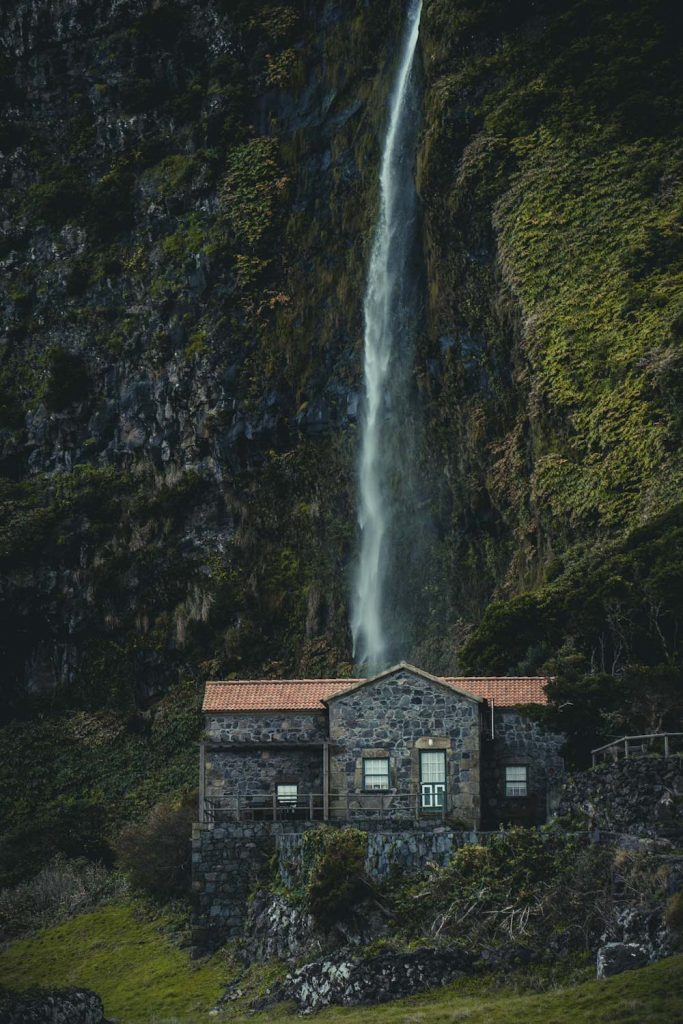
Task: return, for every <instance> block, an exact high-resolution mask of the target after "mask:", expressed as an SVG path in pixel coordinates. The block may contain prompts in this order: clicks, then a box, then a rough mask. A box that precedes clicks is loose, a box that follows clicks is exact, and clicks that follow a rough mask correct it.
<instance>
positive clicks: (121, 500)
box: [0, 0, 683, 826]
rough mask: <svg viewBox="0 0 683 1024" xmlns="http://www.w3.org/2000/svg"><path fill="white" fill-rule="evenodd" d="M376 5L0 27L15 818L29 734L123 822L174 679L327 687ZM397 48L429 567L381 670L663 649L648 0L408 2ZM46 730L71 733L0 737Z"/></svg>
mask: <svg viewBox="0 0 683 1024" xmlns="http://www.w3.org/2000/svg"><path fill="white" fill-rule="evenodd" d="M402 13H403V5H402V4H401V3H399V2H398V0H396V2H394V0H391V2H386V3H385V2H375V0H372V2H370V3H363V2H360V0H326V2H325V3H321V4H313V3H306V2H305V0H298V2H297V0H292V2H290V3H282V4H273V3H264V2H250V3H247V2H246V0H203V2H198V3H192V2H190V0H175V2H162V3H155V4H152V3H148V2H145V0H117V2H116V3H114V4H113V5H112V4H105V3H102V2H101V0H61V2H60V3H50V2H48V0H9V2H8V3H6V4H4V5H3V9H2V12H1V13H0V39H1V41H2V61H1V64H0V76H1V77H2V93H3V96H4V106H3V111H2V120H1V121H0V153H1V156H0V168H1V170H0V176H1V178H2V181H3V185H4V198H3V208H2V216H1V218H0V220H1V227H2V240H1V243H0V245H1V248H0V260H1V265H2V283H3V291H2V303H3V319H2V334H1V337H0V468H1V472H2V476H1V477H0V503H1V507H2V512H1V514H0V572H1V573H2V582H1V583H0V623H1V628H0V654H1V656H2V663H3V692H2V702H3V707H4V709H5V715H6V717H9V718H12V717H16V716H20V717H23V718H24V719H26V724H24V725H21V726H12V727H10V728H9V730H8V731H7V734H6V741H5V744H4V747H5V750H6V751H7V752H8V754H7V759H8V762H9V761H11V762H12V764H11V765H10V766H9V768H7V770H5V769H3V772H4V774H3V776H2V777H0V784H3V788H2V792H3V793H4V794H5V795H4V797H3V800H4V806H6V807H9V808H10V809H11V810H10V820H11V821H13V822H14V823H15V824H17V826H18V825H19V823H20V822H21V821H22V820H24V818H25V816H26V814H27V805H26V802H24V803H23V804H22V808H23V809H18V808H17V806H16V803H15V793H14V788H13V786H14V784H13V782H12V781H11V780H12V778H13V777H14V776H15V774H16V772H17V771H18V770H19V769H20V767H21V769H22V771H25V769H24V765H25V764H26V761H27V760H28V762H29V763H30V764H31V765H32V767H31V768H30V769H29V776H30V778H29V780H28V782H27V792H29V793H31V794H33V797H38V796H39V797H40V798H41V799H46V800H47V802H48V803H49V802H50V800H51V798H52V797H51V795H50V794H51V792H52V789H51V787H52V786H53V785H54V784H55V783H54V781H53V780H54V772H51V771H49V770H48V769H47V768H45V767H44V765H45V763H46V756H47V758H48V760H49V756H50V755H49V754H48V755H45V754H44V753H41V751H52V750H53V749H54V746H55V743H57V744H59V745H60V747H61V749H62V752H63V754H64V758H65V762H68V768H67V769H65V778H62V780H61V787H62V790H63V789H64V786H65V779H66V789H67V791H68V792H72V796H73V797H74V799H75V798H76V797H77V798H78V799H81V798H82V797H83V785H82V784H81V783H80V782H78V783H77V782H74V781H73V780H74V779H75V778H76V776H78V778H81V776H82V768H81V767H78V765H80V764H81V762H82V761H83V756H82V751H83V749H86V751H87V745H88V743H89V744H91V748H92V749H106V751H107V756H108V757H109V758H110V763H111V762H116V763H118V762H117V758H120V759H121V763H122V764H123V765H125V766H126V771H128V770H129V766H130V765H131V763H133V762H135V763H136V764H137V766H138V767H137V768H136V769H135V771H134V773H133V774H134V775H135V779H137V780H138V781H139V780H140V779H141V778H143V777H144V778H145V781H144V785H143V789H144V794H145V795H144V796H140V798H139V800H140V804H141V805H143V804H145V803H146V802H148V801H149V798H150V795H155V794H158V793H159V792H163V791H164V789H167V788H169V787H170V788H173V787H176V786H178V785H179V784H180V783H182V782H186V781H187V780H189V779H190V778H191V777H192V775H191V771H192V768H191V757H190V756H189V755H188V754H183V755H182V757H181V756H180V755H179V753H178V752H179V750H180V749H181V748H183V749H186V750H187V749H189V748H188V743H189V739H190V738H191V737H192V735H193V730H195V728H196V720H195V719H194V718H193V709H194V706H195V705H194V703H193V702H194V700H195V696H196V688H197V683H198V682H199V681H201V680H202V679H204V678H206V676H208V675H213V676H228V675H230V674H236V675H245V676H246V675H264V674H277V675H287V674H294V673H296V674H310V675H317V674H328V673H335V674H344V673H350V672H351V669H352V666H351V655H350V643H349V635H348V624H347V620H348V614H347V609H348V588H349V572H350V567H351V564H352V560H353V557H354V552H355V535H356V529H355V494H354V491H355V459H356V451H357V436H356V423H357V416H358V409H359V401H360V363H361V360H360V345H361V338H362V323H361V298H362V291H363V280H364V274H365V268H366V265H367V257H368V247H369V241H370V232H371V227H372V222H373V216H374V212H375V206H376V198H377V196H376V175H377V159H378V152H379V140H380V135H381V129H382V125H383V118H384V114H385V100H386V93H387V87H388V82H389V80H390V75H391V70H392V61H393V59H394V57H395V48H396V40H397V34H398V31H399V29H400V25H401V18H402ZM422 24H423V27H422V30H421V36H422V38H421V65H422V72H421V73H422V87H423V113H422V119H423V120H422V126H421V135H420V143H419V152H418V154H417V165H418V166H417V181H418V190H419V194H420V199H421V203H422V210H423V229H422V243H421V244H422V251H423V260H422V262H423V266H424V270H425V295H424V310H423V317H422V319H423V330H422V332H421V334H420V338H419V344H418V352H417V358H416V367H415V373H416V379H417V383H418V391H419V395H420V402H421V406H422V416H423V419H424V425H425V430H424V435H425V438H426V441H425V446H426V450H425V451H424V453H423V463H424V466H425V467H426V470H427V473H426V476H427V478H428V479H430V480H431V482H432V483H431V491H430V493H426V494H425V495H424V505H425V513H427V511H429V516H428V517H427V515H426V514H425V518H429V521H430V523H431V524H432V528H431V531H430V536H429V544H428V549H429V552H430V554H429V558H428V560H427V561H426V562H425V561H421V562H420V564H414V562H413V561H412V560H411V558H410V557H409V556H410V551H409V550H407V551H406V558H405V581H404V588H403V589H404V590H405V593H406V595H407V597H406V599H405V602H406V603H407V605H408V607H409V609H412V621H413V631H412V636H409V637H407V638H406V652H405V653H406V656H408V657H410V659H411V660H412V661H415V662H418V663H420V664H422V665H424V667H426V668H428V669H432V670H433V671H450V672H455V671H456V670H457V669H458V660H460V666H461V668H464V669H469V668H471V669H474V670H476V671H509V670H511V669H512V670H515V669H517V670H521V671H525V672H526V671H535V670H536V669H537V668H538V667H539V666H540V665H541V664H543V662H544V661H546V660H547V659H548V658H549V657H550V656H552V655H554V654H556V653H557V651H559V650H566V649H567V648H569V649H571V651H572V652H574V653H576V655H577V656H578V657H580V658H583V659H584V661H585V663H586V665H587V666H588V667H592V668H595V669H602V670H605V671H610V672H612V671H620V670H623V669H624V666H626V665H628V664H630V663H631V662H633V663H636V662H637V663H639V664H646V665H656V664H659V663H660V662H663V661H666V660H667V659H669V661H670V662H675V660H676V658H677V655H678V651H677V646H676V645H677V642H678V640H677V638H678V635H679V633H678V629H677V626H678V622H679V618H680V612H681V608H680V593H681V592H683V588H681V586H680V583H681V579H682V578H683V572H682V570H681V566H682V565H683V527H682V526H681V514H680V511H679V508H678V505H677V501H678V495H679V493H680V483H681V456H680V451H681V446H680V432H681V419H680V392H681V362H680V360H681V330H682V328H681V322H682V321H681V318H682V316H683V312H682V308H681V298H680V295H681V273H682V267H683V244H682V243H681V234H680V214H681V206H682V203H683V186H682V182H681V170H682V168H683V151H682V148H681V145H680V143H679V142H678V141H677V138H678V135H677V132H678V128H679V127H680V112H681V93H680V86H679V79H678V76H677V73H676V69H677V68H678V67H679V66H680V65H679V60H680V57H679V55H678V52H677V47H678V45H679V43H678V41H679V39H680V35H679V33H678V32H677V31H676V5H675V4H673V3H668V2H660V0H638V2H636V0H627V2H626V3H623V2H621V3H616V0H597V2H596V0H593V2H591V3H589V2H587V0H538V2H535V3H532V2H528V3H526V2H520V3H518V4H509V3H507V2H505V0H487V2H485V3H482V2H481V0H476V2H475V0H458V2H457V3H453V2H452V0H429V2H426V3H425V7H424V14H423V23H422ZM634 530H635V531H636V532H635V533H634ZM638 531H640V532H638ZM407 543H409V541H408V542H407ZM420 550H421V551H424V547H421V548H420ZM587 581H592V582H591V584H590V595H589V596H590V600H587V599H586V594H585V588H586V587H587V586H588V583H587ZM492 599H496V600H497V603H494V604H493V605H490V602H491V600H492ZM487 608H488V611H486V614H485V615H484V619H483V622H481V619H482V615H483V614H484V611H485V609H487ZM480 623H481V624H480ZM473 630H474V632H473ZM465 641H467V642H466V643H465V645H464V647H463V643H464V642H465ZM163 695H166V696H163ZM162 696H163V699H162V702H161V704H159V703H158V701H159V699H160V698H162ZM150 709H151V710H150ZM48 711H49V712H50V714H52V715H54V714H57V713H60V714H61V712H63V711H69V712H74V711H75V712H76V713H77V714H76V717H75V718H74V717H73V716H72V717H71V718H69V719H55V718H54V717H52V718H50V719H49V721H47V722H43V723H42V724H41V725H40V726H39V727H37V726H34V725H31V724H30V723H31V720H32V719H33V718H34V716H35V714H36V713H37V714H40V715H44V714H45V713H46V712H48ZM37 736H38V740H36V737H37ZM84 737H85V739H84ZM150 737H151V740H152V741H153V744H154V743H156V744H157V746H156V747H154V745H152V748H150V746H149V743H148V740H149V739H150ZM36 742H37V743H38V745H37V747H36V746H35V744H36ZM31 744H34V746H31ZM98 745H99V746H98ZM29 749H30V750H31V751H32V753H29V754H28V755H27V753H26V752H27V750H29ZM150 749H153V750H154V751H156V753H155V754H154V756H155V757H156V758H157V759H158V764H159V766H162V767H160V768H159V771H161V770H162V768H163V771H164V772H167V775H165V776H164V778H163V779H161V778H160V776H155V778H156V779H157V781H155V782H153V783H152V782H149V776H150V773H151V774H153V772H151V770H150V768H149V764H150V762H149V760H148V757H149V750H150ZM124 750H125V751H126V753H125V755H124V753H122V751H124ZM131 751H133V752H134V756H133V754H132V753H131ZM178 757H180V760H178ZM174 758H175V759H176V760H175V761H173V759H174ZM171 761H173V765H174V766H173V767H172V768H168V765H169V764H170V763H171ZM38 762H40V765H41V766H42V767H41V768H40V771H39V770H38V764H37V763H38ZM155 763H156V762H155ZM83 764H85V761H83ZM75 765H76V767H75ZM155 771H156V769H155ZM41 772H42V774H41ZM135 772H137V774H135ZM79 773H80V774H79ZM112 774H115V773H112ZM136 784H137V783H136ZM141 784H142V783H141ZM111 785H113V783H112V782H111V780H109V779H104V780H101V781H100V782H98V783H96V784H94V785H93V786H92V787H86V789H87V790H88V794H89V795H88V800H91V801H92V800H94V802H95V803H96V804H99V802H101V800H102V793H107V794H109V793H110V792H111V789H110V787H111ZM122 785H123V783H122ZM130 785H131V776H126V786H124V789H125V792H126V793H127V792H128V791H129V789H130ZM70 786H72V790H70V788H69V787H70ZM145 787H146V788H145ZM91 790H92V791H94V795H93V792H91ZM136 799H137V798H136ZM105 803H108V801H105ZM136 806H137V804H136ZM60 813H61V812H60ZM110 813H111V811H110V810H109V809H107V810H106V811H105V817H107V815H109V814H110Z"/></svg>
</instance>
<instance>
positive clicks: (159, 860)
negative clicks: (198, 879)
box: [116, 792, 197, 899]
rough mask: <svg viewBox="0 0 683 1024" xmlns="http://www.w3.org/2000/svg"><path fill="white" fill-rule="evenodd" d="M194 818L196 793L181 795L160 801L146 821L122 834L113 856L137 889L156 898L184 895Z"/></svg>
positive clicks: (188, 876) (189, 870) (195, 813)
mask: <svg viewBox="0 0 683 1024" xmlns="http://www.w3.org/2000/svg"><path fill="white" fill-rule="evenodd" d="M196 819H197V794H196V792H184V793H182V794H180V796H178V797H177V798H176V799H174V800H162V801H160V802H159V803H158V804H156V805H155V806H154V807H153V808H152V810H151V811H150V813H149V816H148V818H147V820H146V821H144V822H141V823H140V824H137V825H129V826H127V827H126V828H125V829H124V830H123V831H122V832H121V835H120V836H119V839H118V842H117V843H116V853H117V855H118V858H119V863H120V865H121V867H122V868H123V870H124V871H125V872H126V873H127V874H128V876H129V878H130V881H131V883H132V884H133V885H134V886H135V887H136V888H137V889H141V890H143V892H146V893H149V895H151V896H154V897H155V898H157V899H167V898H170V897H174V896H184V895H187V893H188V892H189V887H190V872H191V866H192V855H191V854H192V845H191V837H192V824H193V822H194V821H196Z"/></svg>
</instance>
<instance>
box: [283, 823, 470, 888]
mask: <svg viewBox="0 0 683 1024" xmlns="http://www.w3.org/2000/svg"><path fill="white" fill-rule="evenodd" d="M354 827H358V825H356V826H354ZM468 837H469V833H463V832H459V831H454V830H453V829H451V828H441V827H438V828H433V829H430V830H427V829H407V828H406V829H401V830H400V831H368V846H367V853H366V857H365V870H366V872H367V874H368V875H369V877H370V878H373V879H375V880H376V881H380V880H381V879H383V878H386V877H387V876H388V875H390V874H391V873H392V871H406V872H419V871H422V870H423V869H424V868H425V867H426V866H427V865H428V864H438V865H440V866H442V867H443V866H445V865H446V864H447V863H448V861H449V860H450V857H451V854H452V853H453V851H454V850H456V849H457V848H458V847H459V846H462V845H463V844H464V843H465V842H466V841H467V839H468ZM275 849H276V852H277V857H278V873H279V875H280V878H281V879H282V881H283V882H284V884H285V885H287V886H291V887H295V886H297V885H299V884H300V882H301V880H302V879H301V869H302V863H303V856H302V855H303V843H302V833H300V832H299V833H283V834H281V835H278V836H276V838H275Z"/></svg>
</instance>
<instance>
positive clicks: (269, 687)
mask: <svg viewBox="0 0 683 1024" xmlns="http://www.w3.org/2000/svg"><path fill="white" fill-rule="evenodd" d="M359 682H362V680H360V679H234V680H229V681H226V682H215V683H207V684H206V689H205V691H204V704H203V707H202V711H323V710H324V708H323V704H322V701H323V700H325V699H326V698H327V697H331V696H332V694H333V693H337V692H338V691H339V690H340V689H348V687H350V686H353V685H354V684H355V683H359Z"/></svg>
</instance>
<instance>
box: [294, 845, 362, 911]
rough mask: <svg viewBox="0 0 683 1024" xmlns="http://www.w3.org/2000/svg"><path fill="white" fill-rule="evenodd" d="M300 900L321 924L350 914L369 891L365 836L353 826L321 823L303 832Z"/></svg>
mask: <svg viewBox="0 0 683 1024" xmlns="http://www.w3.org/2000/svg"><path fill="white" fill-rule="evenodd" d="M303 843H304V845H303V862H304V876H305V879H304V880H305V886H304V904H305V906H306V908H307V909H308V910H309V911H310V913H311V915H312V917H313V920H314V921H315V922H316V923H317V924H319V925H320V926H321V927H323V928H324V927H326V926H330V925H332V924H335V923H336V922H338V921H343V920H345V919H347V918H348V917H351V916H353V914H354V912H355V910H356V907H357V905H358V904H359V903H360V902H362V901H363V900H364V899H365V898H366V897H367V896H368V894H369V891H370V890H369V884H368V880H367V878H366V876H365V854H366V850H367V844H368V837H367V834H366V833H365V832H361V831H359V830H358V829H355V828H342V829H335V828H330V827H321V828H316V829H311V830H310V831H309V832H305V833H304V839H303Z"/></svg>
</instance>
